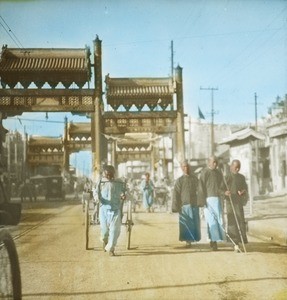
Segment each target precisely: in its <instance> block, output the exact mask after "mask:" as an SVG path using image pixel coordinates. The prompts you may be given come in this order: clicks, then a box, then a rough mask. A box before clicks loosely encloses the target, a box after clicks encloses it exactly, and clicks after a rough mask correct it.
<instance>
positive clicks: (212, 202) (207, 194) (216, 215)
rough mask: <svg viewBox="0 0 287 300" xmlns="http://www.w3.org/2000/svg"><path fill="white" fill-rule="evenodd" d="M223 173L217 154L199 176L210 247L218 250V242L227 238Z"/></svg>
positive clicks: (200, 198)
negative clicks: (223, 208)
mask: <svg viewBox="0 0 287 300" xmlns="http://www.w3.org/2000/svg"><path fill="white" fill-rule="evenodd" d="M222 182H223V175H222V174H221V172H220V171H219V170H218V160H217V158H216V157H215V156H211V157H210V158H209V159H208V166H207V167H206V168H204V169H203V170H202V171H201V174H200V178H199V191H198V197H199V202H200V204H201V205H204V206H205V207H204V216H205V220H206V222H207V229H208V236H209V239H210V247H211V248H212V250H213V251H217V242H219V241H223V240H224V239H225V234H224V227H223V216H222V207H221V199H220V196H221V195H222V190H221V187H222Z"/></svg>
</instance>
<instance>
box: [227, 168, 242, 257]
mask: <svg viewBox="0 0 287 300" xmlns="http://www.w3.org/2000/svg"><path fill="white" fill-rule="evenodd" d="M222 177H223V182H224V184H225V186H226V188H227V190H228V191H229V187H228V185H227V182H226V179H225V177H224V175H223V173H222ZM228 197H229V200H230V203H231V208H232V212H233V214H234V218H235V222H236V226H237V229H238V232H239V235H240V239H241V243H242V247H243V250H244V252H245V253H246V248H245V244H244V241H243V236H242V232H241V229H240V226H239V223H238V219H237V216H236V212H235V209H234V205H233V201H232V197H231V195H229V196H228Z"/></svg>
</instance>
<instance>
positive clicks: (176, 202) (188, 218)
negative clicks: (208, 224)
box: [172, 161, 201, 247]
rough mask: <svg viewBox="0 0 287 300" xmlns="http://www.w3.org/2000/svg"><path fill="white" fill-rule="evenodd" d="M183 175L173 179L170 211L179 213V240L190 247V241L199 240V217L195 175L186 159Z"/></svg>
mask: <svg viewBox="0 0 287 300" xmlns="http://www.w3.org/2000/svg"><path fill="white" fill-rule="evenodd" d="M181 169H182V172H183V175H182V176H181V177H179V178H178V179H177V180H176V181H175V185H174V191H173V199H172V212H178V213H179V240H180V241H185V242H186V246H187V247H190V246H191V242H195V241H199V240H200V238H201V234H200V217H199V207H198V206H197V195H196V194H197V185H198V179H197V177H196V176H195V175H194V174H192V173H191V170H190V165H189V164H188V162H187V161H184V162H182V164H181Z"/></svg>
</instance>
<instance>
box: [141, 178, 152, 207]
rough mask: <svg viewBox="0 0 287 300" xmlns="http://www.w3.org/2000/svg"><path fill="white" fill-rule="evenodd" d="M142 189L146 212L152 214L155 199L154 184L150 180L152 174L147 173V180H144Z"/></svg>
mask: <svg viewBox="0 0 287 300" xmlns="http://www.w3.org/2000/svg"><path fill="white" fill-rule="evenodd" d="M140 188H141V191H142V193H143V206H144V208H145V210H146V212H151V211H152V205H153V198H154V195H153V194H154V183H153V181H152V180H151V179H150V173H148V172H147V173H145V178H144V179H143V180H142V182H141V185H140Z"/></svg>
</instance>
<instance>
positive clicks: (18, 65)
mask: <svg viewBox="0 0 287 300" xmlns="http://www.w3.org/2000/svg"><path fill="white" fill-rule="evenodd" d="M89 56H90V51H89V48H83V49H64V48H61V49H54V48H46V49H44V48H25V49H15V48H7V46H4V47H3V48H2V52H1V59H0V76H1V82H2V83H4V84H8V85H9V86H10V85H11V86H12V87H13V85H15V84H17V83H18V82H20V83H21V84H22V83H23V84H24V85H28V84H30V83H31V82H35V83H36V82H44V83H45V82H48V83H49V82H50V81H51V78H52V80H53V82H57V83H58V82H62V83H63V84H64V85H65V84H69V83H70V84H71V83H72V82H75V83H79V84H81V85H83V84H84V83H86V82H88V81H89V80H90V78H91V70H90V68H91V64H90V58H89ZM36 84H37V83H36Z"/></svg>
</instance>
